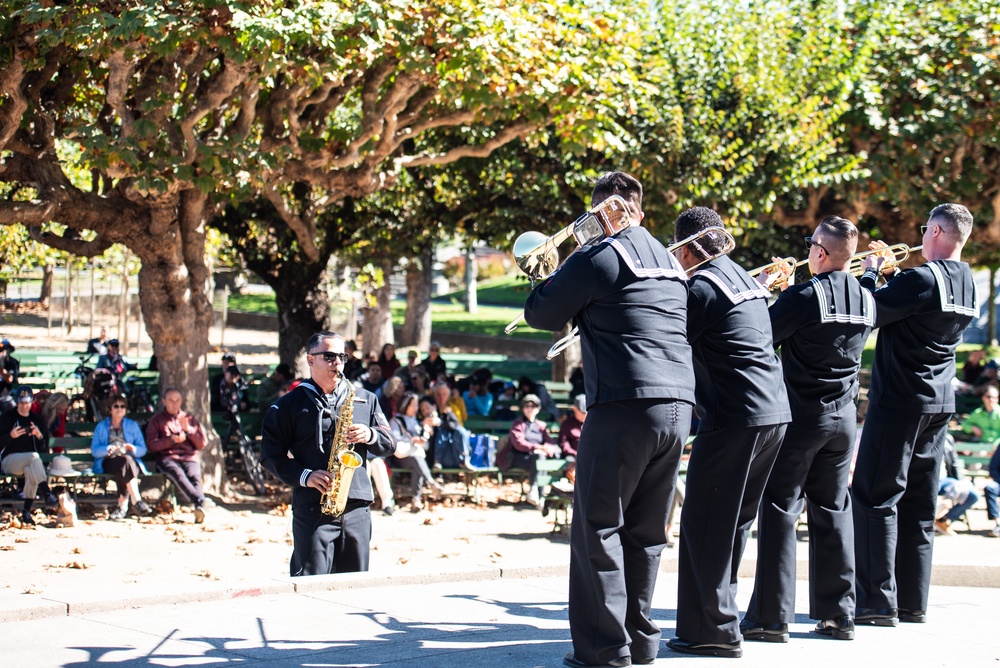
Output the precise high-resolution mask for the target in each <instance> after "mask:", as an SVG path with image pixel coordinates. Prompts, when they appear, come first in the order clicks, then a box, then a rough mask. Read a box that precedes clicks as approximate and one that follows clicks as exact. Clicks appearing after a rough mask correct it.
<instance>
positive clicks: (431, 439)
mask: <svg viewBox="0 0 1000 668" xmlns="http://www.w3.org/2000/svg"><path fill="white" fill-rule="evenodd" d="M417 418H418V419H419V420H420V424H421V426H422V427H423V429H424V433H425V434H428V443H429V445H428V448H427V460H428V461H429V462H431V466H432V467H433V468H435V469H442V468H445V469H458V468H466V465H467V464H468V462H469V441H468V433H469V432H468V430H466V429H464V428H463V427H462V425H460V424H459V423H458V418H457V417H455V414H454V413H453V412H452V411H451V410H450V409H447V410H445V412H444V413H439V412H438V409H437V403H435V401H434V399H433V398H432V397H421V398H420V408H419V409H418V411H417Z"/></svg>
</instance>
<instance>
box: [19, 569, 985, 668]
mask: <svg viewBox="0 0 1000 668" xmlns="http://www.w3.org/2000/svg"><path fill="white" fill-rule="evenodd" d="M487 571H488V572H487ZM526 574H527V572H526V571H517V570H513V571H512V572H509V573H507V574H506V575H505V574H504V573H500V572H493V571H492V569H486V571H467V572H464V573H455V574H453V575H452V576H451V577H450V578H448V580H449V581H428V582H422V583H418V582H412V583H409V584H401V583H398V582H390V581H387V580H386V579H384V578H379V577H378V576H375V577H373V578H372V577H367V576H364V575H358V576H350V577H343V576H341V577H336V576H334V577H315V578H303V579H302V580H303V581H302V582H301V583H297V586H296V589H297V591H296V593H290V594H267V595H261V596H243V597H239V598H233V599H229V600H219V601H213V602H204V603H179V604H173V605H154V606H147V607H143V608H138V609H123V610H113V611H92V612H87V611H80V612H79V614H71V615H69V616H65V617H58V618H48V619H39V620H32V621H23V622H19V623H8V624H0V633H2V634H3V637H4V639H5V640H6V642H5V643H4V646H3V650H2V656H3V663H4V665H8V666H63V667H65V668H78V667H83V666H97V665H102V666H104V665H115V666H195V665H223V666H225V665H248V666H437V667H440V668H452V667H459V666H462V667H467V666H525V667H531V666H559V665H561V660H562V656H563V654H565V653H566V652H567V651H569V650H570V649H571V644H570V635H569V628H568V625H567V622H566V596H567V592H566V588H567V581H566V576H565V573H560V574H548V575H540V576H531V577H522V576H524V575H526ZM438 575H440V574H438ZM429 579H430V580H434V579H439V580H440V579H441V578H429ZM751 586H752V582H751V581H749V580H742V581H741V582H740V583H739V587H740V594H739V602H740V604H741V607H742V606H745V605H746V602H747V599H748V597H749V593H750V589H751ZM676 591H677V582H676V576H675V575H674V574H672V573H662V574H661V577H660V580H659V583H658V586H657V590H656V595H655V597H654V601H653V608H654V616H655V618H656V619H657V620H658V621H659V623H660V626H661V628H662V629H663V636H664V639H666V638H669V637H671V636H672V632H673V619H674V615H675V608H674V605H675V601H676ZM805 595H806V594H805V591H804V588H800V591H799V601H798V609H800V610H802V609H805V608H806V606H807V602H806V600H805ZM998 602H1000V599H998V597H997V592H996V590H994V589H989V588H968V587H965V588H962V587H939V586H935V587H933V588H932V590H931V605H930V609H929V611H928V618H929V622H928V623H927V624H903V625H901V626H899V627H898V628H876V627H859V629H858V632H857V639H856V640H854V641H852V642H844V641H836V640H830V639H827V638H823V637H820V636H817V635H816V634H813V633H811V632H810V629H811V628H812V626H813V624H812V622H811V621H809V620H808V619H806V618H805V617H804V616H802V615H800V616H799V617H798V620H797V622H796V623H795V624H793V625H792V627H791V636H792V638H791V642H789V643H788V644H784V645H781V644H772V643H750V642H748V643H744V656H743V658H742V659H741V660H740V661H739V662H738V663H734V661H733V660H732V659H711V658H701V657H685V656H681V655H678V654H675V653H673V652H672V651H671V650H669V649H668V648H667V647H666V646H665V645H662V646H661V650H660V653H659V656H658V659H657V661H656V665H669V664H668V662H673V661H677V660H685V661H686V662H689V663H694V664H696V665H698V666H705V667H706V668H709V667H711V666H725V665H728V666H733V665H741V666H744V667H745V668H751V667H753V668H757V667H760V668H765V667H766V668H773V666H775V665H809V666H810V668H822V667H823V666H837V667H838V668H842V667H843V666H846V665H853V666H866V665H876V666H887V667H888V666H899V665H907V664H909V665H913V666H920V667H923V666H963V667H964V666H988V665H998V664H997V662H998V661H1000V634H998V633H997V630H996V622H995V619H996V609H997V603H998Z"/></svg>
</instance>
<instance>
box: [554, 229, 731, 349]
mask: <svg viewBox="0 0 1000 668" xmlns="http://www.w3.org/2000/svg"><path fill="white" fill-rule="evenodd" d="M706 237H716V238H717V239H716V240H717V241H721V242H722V248H720V249H719V251H717V252H716V253H709V252H708V251H706V250H705V249H704V248H703V247H702V246H701V244H700V243H699V241H704V240H705V238H706ZM688 244H692V245H693V246H694V248H695V249H696V250H697V251H698V254H699V255H700V256H701V257H702V258H704V259H702V260H701V262H699V263H698V264H696V265H693V266H691V267H688V269H687V274H688V276H690V275H691V272H692V271H694V270H695V269H697V268H698V267H700V266H701V265H703V264H705V263H706V262H711V261H712V260H714V259H716V258H718V257H722V256H723V255H728V254H729V253H732V252H733V250H734V249H735V248H736V240H735V239H733V235H732V234H730V233H729V232H727V231H726V230H724V229H723V228H721V227H706V228H705V229H703V230H701V231H700V232H696V233H695V234H692V235H691V236H689V237H688V238H686V239H681V240H680V241H678V242H677V243H675V244H671V245H669V246H667V252H669V253H673V252H675V251H677V250H678V249H680V248H682V247H684V246H687V245H688ZM579 338H580V328H579V327H574V328H573V329H571V330H570V332H569V334H567V335H566V336H564V337H562V338H561V339H559V340H558V341H556V342H555V343H553V344H552V347H551V348H549V351H548V352H547V353H545V359H552V358H554V357H557V356H558V355H559V354H561V353H562V352H563V351H564V350H566V349H567V348H569V347H570V346H571V345H573V344H574V343H575V342H576V341H577V339H579Z"/></svg>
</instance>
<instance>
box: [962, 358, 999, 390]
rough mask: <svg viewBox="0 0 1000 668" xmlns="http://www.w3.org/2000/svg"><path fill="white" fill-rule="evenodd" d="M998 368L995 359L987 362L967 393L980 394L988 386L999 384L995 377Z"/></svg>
mask: <svg viewBox="0 0 1000 668" xmlns="http://www.w3.org/2000/svg"><path fill="white" fill-rule="evenodd" d="M998 370H1000V363H998V362H997V361H996V360H990V361H989V362H987V363H986V366H984V367H983V372H982V373H981V374H979V378H977V379H976V382H974V383H973V384H972V387H971V388H970V389H969V394H974V395H977V396H980V395H982V394H983V392H985V391H986V390H987V389H988V388H991V387H997V386H998V385H1000V380H998V378H997V372H998Z"/></svg>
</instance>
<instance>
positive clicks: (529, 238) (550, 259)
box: [513, 232, 559, 279]
mask: <svg viewBox="0 0 1000 668" xmlns="http://www.w3.org/2000/svg"><path fill="white" fill-rule="evenodd" d="M547 241H549V237H548V236H547V235H545V234H542V233H541V232H524V233H523V234H521V235H520V236H519V237H518V238H517V239H515V240H514V249H513V250H514V262H516V263H517V266H518V267H519V268H520V269H521V271H523V272H524V273H526V274H527V275H528V276H531V277H532V278H535V279H537V278H544V277H546V276H548V275H549V274H551V273H552V272H553V271H555V270H556V267H558V266H559V251H557V250H556V249H555V248H554V247H551V246H552V244H547V243H546V242H547Z"/></svg>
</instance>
